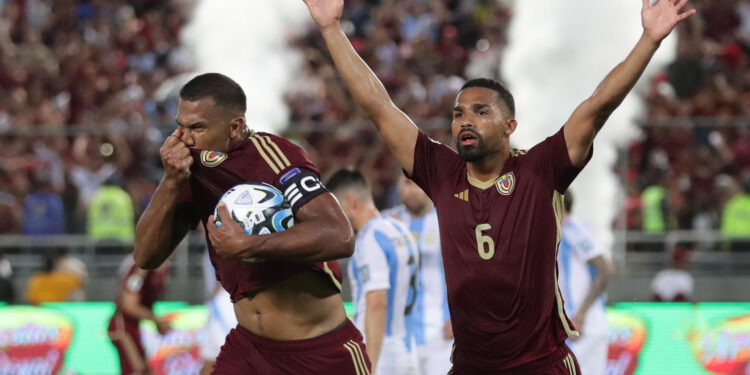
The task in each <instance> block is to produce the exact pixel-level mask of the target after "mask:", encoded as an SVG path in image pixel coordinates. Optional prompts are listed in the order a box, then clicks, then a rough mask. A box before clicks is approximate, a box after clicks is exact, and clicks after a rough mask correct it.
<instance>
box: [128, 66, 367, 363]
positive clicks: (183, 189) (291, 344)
mask: <svg viewBox="0 0 750 375" xmlns="http://www.w3.org/2000/svg"><path fill="white" fill-rule="evenodd" d="M245 101H246V97H245V93H244V92H243V91H242V88H241V87H240V86H239V85H238V84H237V83H236V82H234V81H233V80H231V79H230V78H228V77H226V76H223V75H221V74H217V73H209V74H204V75H200V76H197V77H195V78H193V79H192V80H191V81H190V82H188V83H187V84H185V86H184V87H183V88H182V89H181V90H180V102H179V106H178V114H177V119H176V120H177V123H178V125H179V128H178V129H177V130H175V132H174V133H173V134H172V135H171V136H169V138H167V140H166V141H165V142H164V145H163V146H162V147H161V150H160V154H161V158H162V162H163V164H164V178H163V179H162V181H161V182H160V183H159V186H158V187H157V189H156V191H155V192H154V195H153V198H152V200H151V203H150V204H149V206H148V208H147V209H146V211H145V212H144V213H143V216H142V217H141V219H140V221H139V222H138V226H137V227H136V243H135V259H136V262H137V264H138V266H140V267H143V268H154V267H157V266H158V265H159V264H161V263H162V262H163V261H164V259H166V258H167V257H168V256H169V254H170V253H171V252H172V251H173V250H174V248H175V246H176V245H177V244H178V243H179V242H180V240H182V238H183V237H184V236H185V234H186V233H187V231H188V230H189V229H190V228H191V227H193V226H195V225H196V224H197V222H198V221H201V222H202V223H203V226H204V228H205V229H206V231H207V233H208V248H209V256H210V259H211V262H212V263H213V265H214V267H215V268H216V278H217V279H218V280H219V282H221V284H222V286H223V287H224V289H226V290H227V292H229V294H230V296H231V299H232V302H234V310H235V313H236V315H237V321H238V322H239V324H238V325H237V327H236V328H235V329H233V330H232V331H231V332H230V333H229V335H228V336H227V338H226V341H225V344H224V346H222V348H221V351H220V353H219V356H218V357H217V359H216V364H215V366H214V371H213V374H320V373H327V374H346V375H349V374H351V375H364V374H369V371H370V363H369V360H368V358H367V354H366V353H365V350H364V344H363V342H362V335H361V334H360V332H359V331H358V330H357V329H356V328H355V327H354V325H353V324H352V323H351V322H350V321H349V319H347V317H346V313H345V311H344V305H343V301H342V299H341V295H340V291H341V279H342V275H341V267H340V266H339V264H338V262H336V261H335V259H338V258H343V257H349V256H350V255H351V254H352V253H353V251H354V249H353V241H354V234H353V231H352V228H351V225H350V224H349V221H348V220H347V218H346V216H345V215H344V213H343V211H342V210H341V208H340V207H339V205H338V203H337V201H336V199H335V198H334V197H333V195H332V194H331V193H329V192H328V191H327V190H326V188H325V187H324V186H323V185H322V184H321V183H320V181H319V172H318V169H317V168H316V167H315V166H314V165H313V164H312V163H311V162H310V160H309V159H308V158H307V156H306V155H305V154H304V153H303V152H302V150H301V149H300V148H299V147H297V146H295V145H294V144H292V143H291V142H289V141H288V140H286V139H284V138H281V137H278V136H275V135H273V134H267V133H256V132H251V131H249V129H248V128H247V126H246V123H245V109H246V108H245V107H246V104H245ZM244 182H266V183H269V184H271V185H273V186H275V187H277V188H278V189H279V190H280V191H282V192H283V194H284V196H285V198H286V199H287V200H288V201H289V202H290V204H291V207H292V211H293V213H294V219H295V225H294V226H293V227H291V228H290V229H288V230H286V231H284V232H279V233H273V234H267V235H252V236H251V235H246V234H245V233H244V231H243V230H242V228H241V227H240V226H239V224H237V223H235V222H234V221H232V220H230V219H228V218H229V213H228V212H227V209H226V207H225V206H221V207H220V208H219V215H220V216H221V218H224V220H221V222H222V225H221V226H219V227H217V226H216V225H214V218H213V217H212V214H213V210H214V207H216V205H217V203H218V202H219V199H220V198H221V196H222V194H223V193H224V192H226V191H227V190H228V189H230V188H231V187H233V186H235V185H237V184H240V183H244Z"/></svg>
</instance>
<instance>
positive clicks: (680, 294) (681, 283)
mask: <svg viewBox="0 0 750 375" xmlns="http://www.w3.org/2000/svg"><path fill="white" fill-rule="evenodd" d="M689 270H690V253H689V252H688V251H687V250H686V249H685V248H683V247H681V246H675V248H674V250H673V252H672V265H671V267H670V268H667V269H664V270H661V271H659V273H657V274H656V276H655V277H654V279H653V280H652V281H651V292H652V293H653V300H654V301H659V302H685V301H690V299H691V297H692V296H693V275H691V274H690V271H689Z"/></svg>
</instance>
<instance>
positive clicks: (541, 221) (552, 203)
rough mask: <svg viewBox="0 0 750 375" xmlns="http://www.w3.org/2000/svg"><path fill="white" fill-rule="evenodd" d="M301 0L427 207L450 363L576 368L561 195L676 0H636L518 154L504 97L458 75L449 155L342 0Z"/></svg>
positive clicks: (495, 369) (463, 367) (536, 370)
mask: <svg viewBox="0 0 750 375" xmlns="http://www.w3.org/2000/svg"><path fill="white" fill-rule="evenodd" d="M305 2H306V4H307V5H308V8H309V10H310V14H311V15H312V18H313V19H314V20H315V22H316V23H317V25H318V27H319V28H320V30H321V33H322V34H323V37H324V39H325V41H326V44H327V46H328V50H329V51H330V53H331V55H332V57H333V60H334V62H335V64H336V67H337V68H338V70H339V72H340V73H341V75H342V77H343V79H344V81H345V82H346V84H347V85H348V86H349V89H350V90H351V92H352V94H353V96H354V98H355V100H356V101H357V102H358V103H359V104H360V105H361V106H362V108H363V109H364V111H365V113H366V114H367V115H368V116H369V117H370V119H372V121H373V122H374V123H375V125H376V126H377V127H378V129H379V130H380V132H381V133H382V134H383V137H384V138H385V141H386V143H387V144H388V146H389V147H390V149H391V151H392V152H393V154H394V155H395V157H396V159H397V160H398V161H399V163H400V164H401V166H402V167H403V169H404V171H405V172H406V174H407V175H408V176H409V177H410V178H411V179H412V180H414V181H415V182H416V183H417V184H418V185H419V186H420V187H422V189H423V190H424V191H425V192H426V193H427V194H428V195H429V196H430V198H431V199H432V201H433V202H434V204H435V206H436V208H437V212H438V221H439V226H440V237H441V243H442V247H443V249H442V250H443V259H444V262H443V265H444V267H445V277H446V284H447V290H448V304H449V307H450V311H451V320H452V323H453V331H454V335H455V350H454V355H453V369H452V373H454V374H500V373H503V374H508V373H509V374H531V373H533V374H578V373H580V370H579V368H578V365H577V362H576V360H575V357H574V356H573V355H572V353H571V352H570V350H569V348H568V347H567V346H566V345H565V339H566V338H567V337H569V336H575V335H576V332H575V327H573V326H572V324H571V323H570V321H569V320H568V318H567V317H566V316H565V313H564V311H563V303H562V301H561V298H560V292H559V289H558V287H557V275H556V273H557V266H556V259H555V258H556V250H557V246H558V244H559V241H560V220H561V218H562V194H563V193H564V192H565V190H566V189H567V187H568V185H570V183H571V182H572V181H573V179H574V178H575V177H576V175H577V174H578V173H579V172H580V171H581V169H582V168H583V167H584V165H585V164H586V162H587V161H588V160H589V158H590V157H591V155H592V144H593V141H594V137H595V136H596V134H597V132H598V131H599V130H600V129H601V127H602V126H603V125H604V123H605V122H606V120H607V118H608V117H609V116H610V114H611V113H612V112H613V111H614V110H615V108H617V106H618V105H619V104H620V103H621V102H622V100H623V99H624V98H625V96H626V95H627V93H628V92H629V91H630V90H631V89H632V87H633V85H635V83H636V81H637V80H638V78H639V77H640V76H641V74H642V73H643V71H644V69H645V68H646V65H647V64H648V62H649V61H650V60H651V57H652V56H653V54H654V52H655V51H656V49H657V48H658V47H659V44H660V42H661V41H662V39H664V38H665V37H666V36H667V35H668V34H669V33H670V32H671V30H672V29H673V28H674V27H675V26H676V25H677V24H678V23H679V22H680V21H682V20H684V19H685V18H687V17H689V16H690V15H691V14H693V13H694V11H692V10H691V11H688V12H684V13H680V12H681V9H682V8H683V7H684V6H685V5H686V4H687V0H678V1H671V0H662V1H661V2H659V3H657V4H656V5H654V6H652V5H651V4H650V3H649V0H644V2H643V10H642V23H643V28H644V32H643V35H642V36H641V38H640V40H639V41H638V43H637V44H636V46H635V48H634V49H633V50H632V52H631V53H630V54H629V55H628V57H627V58H626V59H625V60H624V61H623V62H622V63H620V64H619V65H618V66H617V67H615V68H614V69H613V70H612V71H611V72H610V73H609V74H608V75H607V77H606V78H605V79H604V80H603V81H602V82H601V84H600V85H599V87H598V88H597V89H596V91H595V92H594V94H593V95H592V96H591V97H590V98H588V99H586V100H585V101H584V102H583V103H582V104H581V105H580V106H579V107H578V108H576V110H575V111H574V112H573V114H572V115H571V117H570V118H569V119H568V121H567V122H566V123H565V125H564V126H563V127H562V128H561V129H560V130H559V131H558V132H557V133H555V134H554V135H553V136H551V137H549V138H547V139H546V140H544V141H543V142H541V143H539V144H538V145H536V146H535V147H533V148H532V149H530V150H529V151H528V152H524V151H517V150H511V149H510V143H509V137H510V135H511V134H512V133H513V131H514V130H515V129H516V126H517V123H516V120H515V118H514V107H515V105H514V102H513V97H512V95H511V94H510V93H509V92H508V91H507V90H506V89H505V88H504V87H503V86H502V85H500V84H499V83H497V82H494V81H491V80H486V79H479V80H472V81H469V82H467V83H466V85H464V87H463V88H462V89H461V91H460V92H459V94H458V96H457V98H456V102H455V107H454V109H453V123H452V131H453V136H454V137H455V139H456V143H457V148H458V153H456V152H454V151H453V150H452V149H450V148H449V147H447V146H445V145H442V144H440V143H437V142H434V141H432V140H430V139H429V138H428V137H427V136H426V135H425V134H423V133H421V132H420V131H419V129H418V128H417V127H416V126H415V125H414V124H413V123H412V121H411V120H410V119H409V118H408V117H407V116H406V115H405V114H404V113H403V112H402V111H401V110H399V109H398V108H397V107H396V106H395V105H394V104H393V102H392V101H391V99H390V98H389V97H388V93H387V91H386V90H385V88H384V86H383V85H382V84H381V82H380V81H379V80H378V78H377V77H376V76H375V74H374V73H373V72H372V71H371V70H370V69H369V68H368V67H367V65H366V64H365V63H364V62H363V61H362V59H361V58H360V57H359V56H358V55H357V53H356V52H355V50H354V48H352V45H351V43H350V42H349V40H348V39H347V37H346V35H345V34H344V32H343V31H342V28H341V24H340V18H341V13H342V10H343V1H342V0H305Z"/></svg>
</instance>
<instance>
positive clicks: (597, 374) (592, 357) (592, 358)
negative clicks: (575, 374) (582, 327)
mask: <svg viewBox="0 0 750 375" xmlns="http://www.w3.org/2000/svg"><path fill="white" fill-rule="evenodd" d="M570 349H571V350H572V351H573V353H575V356H576V357H578V362H579V364H580V365H581V371H583V373H584V374H586V375H604V373H605V372H606V371H607V354H608V352H609V336H607V335H602V334H594V335H591V334H589V333H587V332H586V331H584V332H583V335H581V337H580V338H578V340H576V341H573V342H572V344H571V345H570Z"/></svg>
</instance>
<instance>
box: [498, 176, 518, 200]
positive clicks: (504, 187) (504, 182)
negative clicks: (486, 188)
mask: <svg viewBox="0 0 750 375" xmlns="http://www.w3.org/2000/svg"><path fill="white" fill-rule="evenodd" d="M495 186H497V191H498V192H499V193H500V194H502V195H510V193H512V192H513V188H514V187H515V186H516V176H515V175H514V174H513V172H508V173H506V174H504V175H502V176H500V178H498V179H497V182H495Z"/></svg>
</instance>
